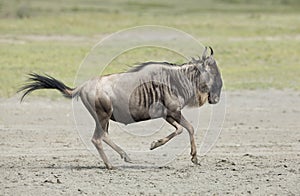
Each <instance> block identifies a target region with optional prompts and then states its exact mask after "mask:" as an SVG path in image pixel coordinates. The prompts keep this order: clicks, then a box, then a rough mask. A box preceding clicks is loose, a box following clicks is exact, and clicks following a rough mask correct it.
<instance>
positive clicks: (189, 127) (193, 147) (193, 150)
mask: <svg viewBox="0 0 300 196" xmlns="http://www.w3.org/2000/svg"><path fill="white" fill-rule="evenodd" d="M180 125H182V126H183V127H184V128H186V130H187V131H188V132H189V135H190V142H191V155H192V159H191V160H192V162H193V163H195V164H200V163H199V162H198V160H197V148H196V143H195V138H194V132H195V131H194V128H193V126H192V125H191V124H190V123H189V122H188V121H187V120H186V119H185V118H184V117H183V115H181V120H180Z"/></svg>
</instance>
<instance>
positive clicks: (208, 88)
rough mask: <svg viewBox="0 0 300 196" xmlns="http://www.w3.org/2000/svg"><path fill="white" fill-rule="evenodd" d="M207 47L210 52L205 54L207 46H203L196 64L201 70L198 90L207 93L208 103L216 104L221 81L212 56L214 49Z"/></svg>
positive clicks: (221, 84)
mask: <svg viewBox="0 0 300 196" xmlns="http://www.w3.org/2000/svg"><path fill="white" fill-rule="evenodd" d="M209 48H210V51H211V54H210V55H209V56H207V47H205V49H204V52H203V54H202V57H201V61H200V65H199V64H198V65H199V66H200V70H201V75H200V81H201V82H200V91H202V92H205V93H207V94H208V103H210V104H216V103H218V102H219V100H220V94H221V89H222V86H223V82H222V78H221V74H220V71H219V69H218V66H217V63H216V61H215V59H214V57H213V54H214V51H213V49H212V48H211V47H209Z"/></svg>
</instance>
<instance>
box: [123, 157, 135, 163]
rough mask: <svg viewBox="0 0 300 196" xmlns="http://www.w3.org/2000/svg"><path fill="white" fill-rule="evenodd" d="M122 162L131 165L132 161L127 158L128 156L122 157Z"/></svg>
mask: <svg viewBox="0 0 300 196" xmlns="http://www.w3.org/2000/svg"><path fill="white" fill-rule="evenodd" d="M124 161H125V162H126V163H133V161H132V160H131V158H129V156H125V157H124Z"/></svg>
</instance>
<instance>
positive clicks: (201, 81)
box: [20, 47, 223, 169]
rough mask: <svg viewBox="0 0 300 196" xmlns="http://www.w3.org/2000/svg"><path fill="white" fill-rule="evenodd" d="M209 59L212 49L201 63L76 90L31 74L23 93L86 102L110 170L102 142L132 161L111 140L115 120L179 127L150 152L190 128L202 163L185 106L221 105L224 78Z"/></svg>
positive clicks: (157, 66)
mask: <svg viewBox="0 0 300 196" xmlns="http://www.w3.org/2000/svg"><path fill="white" fill-rule="evenodd" d="M209 48H210V50H211V54H210V55H207V47H205V50H204V52H203V54H202V57H201V58H200V57H199V59H194V58H192V61H190V62H188V63H184V64H182V65H176V64H171V63H166V62H147V63H143V64H141V65H139V66H137V67H134V68H133V69H131V70H129V71H127V72H124V73H119V74H112V75H106V76H99V77H95V78H92V79H90V80H88V81H86V82H85V83H83V84H82V85H80V86H78V87H76V88H70V87H67V86H66V85H65V84H63V83H62V82H60V81H58V80H56V79H55V78H53V77H51V76H48V75H46V76H42V75H38V74H35V73H32V74H29V83H27V84H26V85H24V86H23V87H22V88H21V89H20V91H25V92H24V94H23V96H22V98H21V101H22V100H23V98H24V97H25V96H26V95H27V94H29V93H30V92H32V91H35V90H38V89H57V90H59V91H60V92H61V93H62V94H63V95H64V96H65V97H67V98H74V97H80V98H81V100H82V102H83V104H84V105H85V107H86V108H87V110H88V111H89V112H90V114H91V115H92V117H93V118H94V120H95V122H96V128H95V131H94V135H93V137H92V142H93V144H94V145H95V147H96V148H97V150H98V152H99V154H100V156H101V158H102V160H103V162H104V164H105V166H106V168H108V169H112V168H113V166H112V165H111V163H110V162H109V161H108V159H107V157H106V155H105V153H104V151H103V146H102V141H104V142H105V143H106V144H108V145H109V146H110V147H111V148H113V149H114V150H115V151H116V152H117V153H119V154H120V156H121V158H122V159H124V161H126V162H131V159H130V158H129V156H128V155H127V154H126V152H125V151H124V150H122V149H121V148H120V147H119V146H118V145H116V144H115V143H114V142H113V141H112V140H111V139H110V138H109V136H108V125H109V120H113V121H116V122H120V123H124V124H129V123H134V122H139V121H144V120H149V119H154V118H164V119H165V120H166V121H167V122H168V123H170V124H171V125H172V126H174V127H175V129H176V130H175V131H174V132H173V133H171V134H170V135H168V136H166V137H165V138H162V139H159V140H157V141H153V142H152V143H151V146H150V149H151V150H153V149H155V148H157V147H159V146H161V145H164V144H165V143H167V142H168V141H169V140H171V139H172V138H173V137H174V136H176V135H178V134H180V133H181V132H182V131H183V128H185V129H186V130H187V131H188V133H189V136H190V145H191V156H192V158H191V160H192V162H193V163H195V164H199V163H198V160H197V152H196V144H195V139H194V128H193V127H192V125H191V124H190V123H189V122H188V121H187V120H186V119H185V118H184V116H183V115H182V113H181V110H182V109H183V108H184V107H185V106H193V107H199V106H201V105H203V104H204V103H205V102H206V101H207V100H208V102H209V103H210V104H216V103H218V102H219V99H220V93H221V88H222V84H223V82H222V78H221V74H220V72H219V69H218V67H217V63H216V61H215V60H214V57H213V50H212V48H211V47H209Z"/></svg>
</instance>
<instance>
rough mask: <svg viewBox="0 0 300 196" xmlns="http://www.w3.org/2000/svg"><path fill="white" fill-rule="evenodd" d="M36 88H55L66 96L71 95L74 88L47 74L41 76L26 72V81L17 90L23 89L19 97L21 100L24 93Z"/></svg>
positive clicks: (69, 96)
mask: <svg viewBox="0 0 300 196" xmlns="http://www.w3.org/2000/svg"><path fill="white" fill-rule="evenodd" d="M38 89H57V90H59V91H60V92H61V93H62V94H63V96H65V97H67V98H72V97H73V95H72V91H73V90H74V89H72V88H70V87H68V86H66V85H65V84H64V83H62V82H61V81H58V80H56V79H55V78H53V77H51V76H49V75H47V74H46V75H45V76H42V75H39V74H36V73H30V74H28V83H27V84H25V85H24V86H23V87H21V88H20V89H19V90H18V92H21V91H25V92H24V94H23V95H22V97H21V102H22V101H23V99H24V97H25V96H26V95H28V94H29V93H31V92H32V91H35V90H38Z"/></svg>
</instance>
